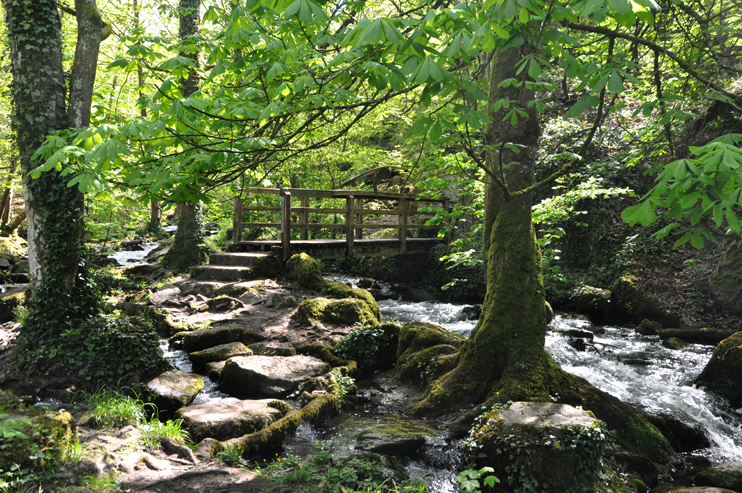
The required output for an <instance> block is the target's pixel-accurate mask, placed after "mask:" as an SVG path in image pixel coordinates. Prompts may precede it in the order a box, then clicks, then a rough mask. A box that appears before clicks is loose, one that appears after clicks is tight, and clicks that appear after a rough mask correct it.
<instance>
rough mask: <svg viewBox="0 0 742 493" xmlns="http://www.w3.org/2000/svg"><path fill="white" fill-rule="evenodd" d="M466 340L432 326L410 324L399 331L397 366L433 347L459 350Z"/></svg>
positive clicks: (441, 328) (419, 323)
mask: <svg viewBox="0 0 742 493" xmlns="http://www.w3.org/2000/svg"><path fill="white" fill-rule="evenodd" d="M464 342H466V338H465V337H464V336H462V335H459V334H456V333H455V332H451V331H449V330H446V329H444V328H443V327H439V326H437V325H434V324H428V323H423V322H412V323H409V324H407V325H404V326H403V327H402V329H401V330H400V331H399V345H398V346H397V364H404V363H405V362H406V361H407V360H408V359H410V358H411V357H413V355H415V354H417V353H419V352H420V351H422V350H424V349H428V348H431V347H433V346H439V345H445V346H453V347H455V348H457V349H458V348H460V347H461V346H462V345H463V344H464Z"/></svg>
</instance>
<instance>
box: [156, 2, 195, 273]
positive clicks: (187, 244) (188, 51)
mask: <svg viewBox="0 0 742 493" xmlns="http://www.w3.org/2000/svg"><path fill="white" fill-rule="evenodd" d="M200 6H201V0H180V3H179V4H178V16H179V19H180V23H179V28H178V36H179V37H180V43H181V50H180V55H181V56H183V57H186V58H190V59H191V60H193V62H194V64H198V50H197V48H195V46H196V45H195V42H194V41H195V36H196V35H197V34H198V27H199V14H198V9H199V7H200ZM197 90H198V78H197V76H196V73H195V71H194V70H189V71H188V76H187V77H184V78H183V79H181V89H180V92H181V93H182V94H183V97H188V96H190V95H191V94H193V93H194V92H196V91H197ZM200 218H201V214H200V210H199V207H198V204H195V203H193V202H183V203H179V204H178V231H177V232H176V233H175V238H173V246H172V247H171V248H170V250H169V251H168V253H167V254H166V255H165V258H163V260H162V262H163V264H165V266H167V267H168V268H171V269H175V270H179V271H182V270H186V269H188V268H189V267H191V266H194V265H198V264H200V263H203V261H204V260H205V256H206V255H205V252H204V249H203V246H202V243H203V235H202V232H201V220H200Z"/></svg>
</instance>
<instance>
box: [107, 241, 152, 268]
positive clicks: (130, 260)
mask: <svg viewBox="0 0 742 493" xmlns="http://www.w3.org/2000/svg"><path fill="white" fill-rule="evenodd" d="M157 245H158V243H143V244H142V250H136V251H133V252H129V251H126V250H119V251H117V252H116V253H114V254H113V255H111V258H114V259H116V262H118V263H119V265H137V264H143V263H145V262H146V261H145V260H144V257H146V256H147V254H148V253H149V252H151V251H152V250H154V249H155V248H157Z"/></svg>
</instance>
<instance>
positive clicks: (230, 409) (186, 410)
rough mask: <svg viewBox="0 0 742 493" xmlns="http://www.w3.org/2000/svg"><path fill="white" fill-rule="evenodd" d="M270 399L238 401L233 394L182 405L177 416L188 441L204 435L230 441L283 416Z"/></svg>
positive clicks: (195, 440)
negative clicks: (181, 421)
mask: <svg viewBox="0 0 742 493" xmlns="http://www.w3.org/2000/svg"><path fill="white" fill-rule="evenodd" d="M273 402H276V401H273V400H271V399H264V400H245V401H243V400H240V399H235V398H234V397H226V398H224V399H214V400H211V401H208V402H204V403H202V404H196V405H193V406H188V407H183V408H181V409H179V410H178V412H177V417H178V418H180V419H182V420H183V425H184V427H185V428H186V429H187V430H188V433H189V434H190V436H191V440H193V441H194V442H195V443H198V442H200V441H201V440H203V439H204V438H215V439H216V440H229V439H230V438H237V437H241V436H243V435H247V434H249V433H255V432H256V431H260V430H262V429H263V428H265V427H266V426H268V425H269V424H271V423H273V422H274V421H276V420H279V419H281V418H282V417H283V413H282V412H281V411H280V410H279V409H277V408H276V407H271V403H273Z"/></svg>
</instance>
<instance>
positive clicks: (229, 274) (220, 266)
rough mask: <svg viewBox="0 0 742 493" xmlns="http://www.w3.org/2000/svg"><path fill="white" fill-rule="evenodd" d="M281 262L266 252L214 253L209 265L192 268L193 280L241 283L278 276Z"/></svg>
mask: <svg viewBox="0 0 742 493" xmlns="http://www.w3.org/2000/svg"><path fill="white" fill-rule="evenodd" d="M280 264H281V261H280V260H279V259H278V257H276V256H275V255H273V253H266V252H247V253H242V252H240V253H212V254H211V256H210V257H209V263H208V265H197V266H196V267H192V268H191V279H198V280H200V281H219V282H239V281H249V280H252V279H256V278H259V277H268V276H272V275H276V274H277V273H278V272H279V271H280V268H281V265H280Z"/></svg>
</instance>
